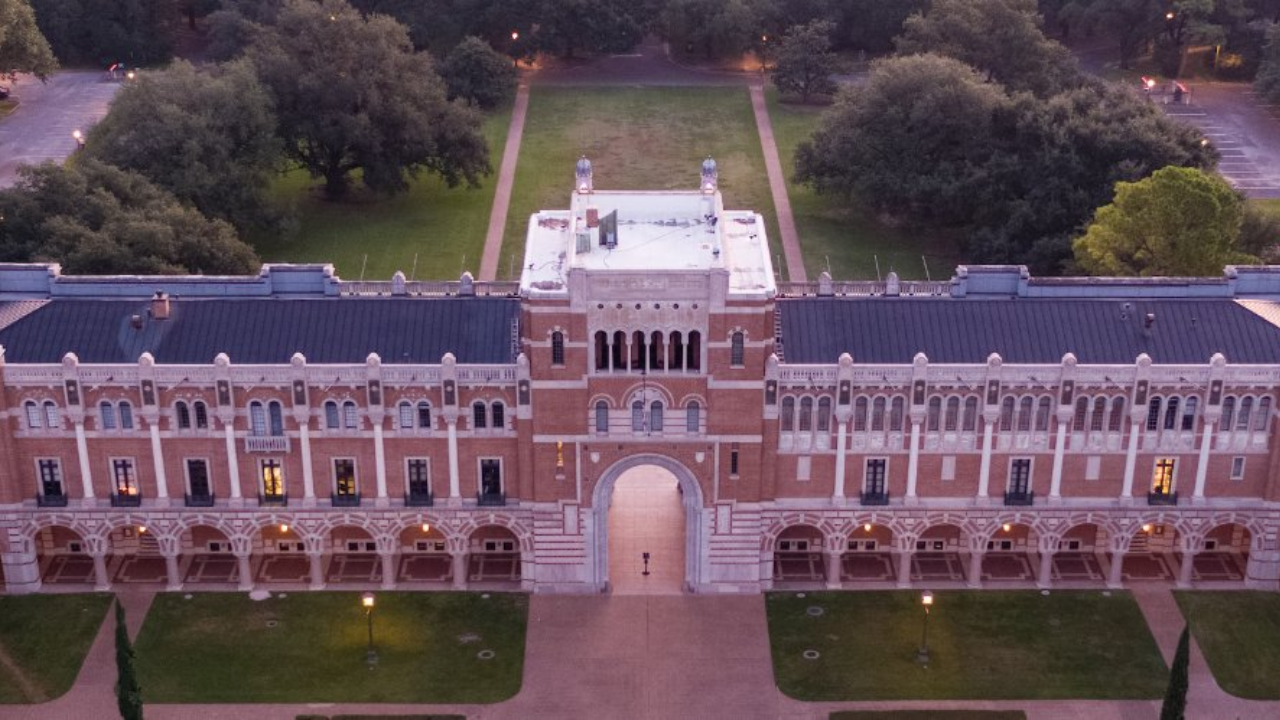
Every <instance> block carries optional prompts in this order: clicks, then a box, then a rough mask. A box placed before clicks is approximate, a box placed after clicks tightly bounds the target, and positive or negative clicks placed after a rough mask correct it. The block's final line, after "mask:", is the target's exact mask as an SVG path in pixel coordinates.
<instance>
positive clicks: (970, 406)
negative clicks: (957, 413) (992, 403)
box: [960, 397, 978, 432]
mask: <svg viewBox="0 0 1280 720" xmlns="http://www.w3.org/2000/svg"><path fill="white" fill-rule="evenodd" d="M960 427H961V428H962V429H963V430H964V431H965V432H974V431H975V430H977V429H978V398H976V397H967V398H965V400H964V422H963V423H962V424H961V425H960Z"/></svg>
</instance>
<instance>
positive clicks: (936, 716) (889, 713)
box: [829, 710, 1027, 720]
mask: <svg viewBox="0 0 1280 720" xmlns="http://www.w3.org/2000/svg"><path fill="white" fill-rule="evenodd" d="M829 717H831V720H1027V714H1025V712H1023V711H1021V710H845V711H841V712H832V714H831V715H829Z"/></svg>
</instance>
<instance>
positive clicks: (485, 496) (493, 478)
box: [476, 458, 506, 505]
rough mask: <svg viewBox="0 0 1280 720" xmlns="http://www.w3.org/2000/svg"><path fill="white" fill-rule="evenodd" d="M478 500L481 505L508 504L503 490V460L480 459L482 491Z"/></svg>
mask: <svg viewBox="0 0 1280 720" xmlns="http://www.w3.org/2000/svg"><path fill="white" fill-rule="evenodd" d="M476 500H477V502H478V504H480V505H505V504H506V494H505V493H504V492H503V488H502V459H501V458H480V491H479V493H478V495H477V498H476Z"/></svg>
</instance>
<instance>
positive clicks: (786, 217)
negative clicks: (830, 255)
mask: <svg viewBox="0 0 1280 720" xmlns="http://www.w3.org/2000/svg"><path fill="white" fill-rule="evenodd" d="M751 109H752V110H754V111H755V114H756V129H757V130H758V131H759V133H760V148H761V149H762V150H763V151H764V167H765V170H766V171H767V172H768V174H769V191H770V192H771V193H773V209H774V210H775V211H777V213H778V231H779V232H780V233H781V234H782V238H781V240H782V254H783V256H784V257H786V259H787V277H788V278H789V279H790V280H792V281H793V282H805V281H806V280H808V275H806V274H805V270H804V256H803V255H801V253H800V235H799V234H798V233H797V232H796V220H795V216H794V215H792V213H791V198H790V196H788V195H787V182H786V176H785V175H783V172H784V170H783V167H782V160H781V159H779V156H778V144H777V143H776V142H774V140H773V123H772V122H770V121H769V108H768V107H767V106H766V105H765V102H764V87H763V86H761V85H752V86H751ZM778 269H779V268H774V270H775V271H776V270H778Z"/></svg>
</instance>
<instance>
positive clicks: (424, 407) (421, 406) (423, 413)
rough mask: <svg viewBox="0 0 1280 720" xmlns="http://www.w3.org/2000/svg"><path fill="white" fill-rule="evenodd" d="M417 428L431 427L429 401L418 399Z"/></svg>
mask: <svg viewBox="0 0 1280 720" xmlns="http://www.w3.org/2000/svg"><path fill="white" fill-rule="evenodd" d="M418 428H419V429H421V430H430V429H431V403H429V402H427V401H426V400H420V401H418Z"/></svg>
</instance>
